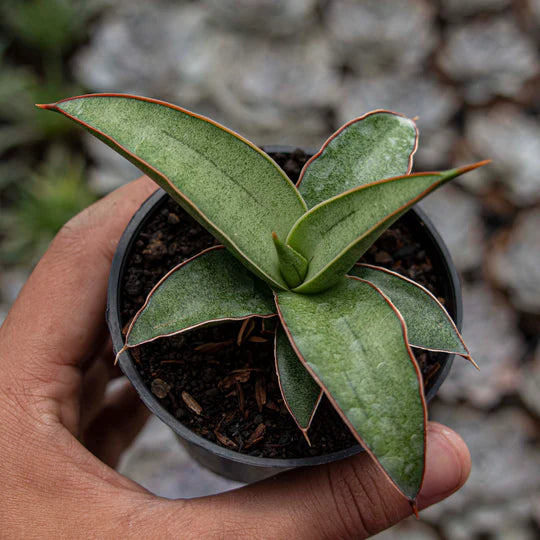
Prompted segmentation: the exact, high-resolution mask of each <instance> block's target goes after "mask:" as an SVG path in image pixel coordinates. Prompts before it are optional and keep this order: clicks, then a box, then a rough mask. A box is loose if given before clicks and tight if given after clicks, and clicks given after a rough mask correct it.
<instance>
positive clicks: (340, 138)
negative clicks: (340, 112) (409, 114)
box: [297, 110, 418, 208]
mask: <svg viewBox="0 0 540 540" xmlns="http://www.w3.org/2000/svg"><path fill="white" fill-rule="evenodd" d="M417 144H418V130H417V129H416V124H415V123H414V121H413V120H410V119H409V118H406V117H404V116H402V115H400V114H397V113H394V112H391V111H382V110H381V111H373V112H370V113H367V114H365V115H364V116H362V117H360V118H356V119H355V120H352V121H351V122H348V123H347V124H345V125H344V126H343V127H342V128H341V129H340V130H338V131H337V132H336V133H334V134H333V135H332V136H331V137H330V138H329V139H328V140H327V141H326V142H325V143H324V145H323V146H322V148H321V150H320V151H319V152H318V153H317V154H315V155H314V156H313V157H312V158H311V159H310V160H309V161H308V162H307V163H306V164H305V165H304V168H303V169H302V172H301V174H300V178H299V180H298V183H297V186H298V190H299V191H300V193H301V194H302V196H303V197H304V200H305V201H306V203H307V205H308V207H309V208H312V207H313V206H315V205H317V204H319V203H321V202H323V201H325V200H327V199H330V198H331V197H334V196H335V195H339V194H340V193H343V192H344V191H347V190H349V189H353V188H355V187H358V186H363V185H366V184H370V183H371V182H375V181H376V180H381V179H383V178H390V177H392V176H398V175H402V174H408V173H410V172H411V167H412V157H413V154H414V152H415V151H416V147H417Z"/></svg>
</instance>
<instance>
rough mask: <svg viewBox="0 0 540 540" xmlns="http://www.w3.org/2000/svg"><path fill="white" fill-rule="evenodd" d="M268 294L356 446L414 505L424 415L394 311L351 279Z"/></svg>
mask: <svg viewBox="0 0 540 540" xmlns="http://www.w3.org/2000/svg"><path fill="white" fill-rule="evenodd" d="M275 296H276V305H277V307H278V314H279V317H280V319H281V321H282V324H283V327H284V329H285V331H286V332H287V334H288V337H289V340H290V341H291V344H292V345H293V348H294V349H295V350H296V352H297V354H298V357H299V358H300V360H301V361H302V362H303V364H304V365H305V366H306V368H307V369H308V371H309V372H310V373H311V374H312V375H313V377H314V378H315V379H316V380H317V382H318V383H319V385H320V386H321V387H322V388H323V389H324V390H325V393H326V394H327V396H328V398H329V399H330V401H331V402H332V404H333V405H334V406H335V407H336V410H337V411H338V413H339V414H340V415H341V417H342V418H343V420H344V421H345V423H346V424H347V425H348V426H349V428H350V429H351V432H352V433H353V434H354V436H355V437H356V438H357V439H358V441H359V442H360V443H361V444H362V445H363V446H364V447H365V448H366V450H367V451H368V452H369V453H370V454H371V455H372V456H373V457H374V458H375V459H376V461H377V462H378V463H379V464H380V466H381V467H382V469H383V470H384V471H385V472H386V474H387V475H388V476H389V477H390V478H391V480H392V481H393V482H394V484H395V485H396V486H397V487H398V488H399V489H400V491H401V492H402V493H403V494H405V495H406V496H407V497H408V498H409V500H411V501H413V500H414V499H415V498H416V496H417V494H418V491H419V490H420V487H421V484H422V478H423V474H424V454H425V436H426V422H427V415H426V406H425V401H424V395H423V387H422V377H421V374H420V372H419V369H418V366H417V364H416V361H415V359H414V357H413V355H412V352H411V349H410V348H409V346H408V343H407V336H406V328H405V324H404V322H403V319H402V318H401V316H400V315H399V312H397V310H396V309H395V307H394V306H392V305H391V304H390V302H389V301H388V300H387V299H386V298H385V297H384V296H383V295H382V294H381V293H380V291H378V290H377V289H376V288H375V287H373V286H372V285H370V284H369V283H367V282H364V281H361V280H360V279H358V278H354V277H349V278H342V279H341V281H340V282H339V283H338V284H337V285H335V286H334V287H333V288H332V289H330V290H327V291H324V292H322V293H319V294H314V295H304V294H296V293H294V292H292V291H278V292H276V293H275Z"/></svg>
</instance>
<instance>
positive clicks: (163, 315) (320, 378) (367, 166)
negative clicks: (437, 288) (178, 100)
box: [41, 94, 486, 508]
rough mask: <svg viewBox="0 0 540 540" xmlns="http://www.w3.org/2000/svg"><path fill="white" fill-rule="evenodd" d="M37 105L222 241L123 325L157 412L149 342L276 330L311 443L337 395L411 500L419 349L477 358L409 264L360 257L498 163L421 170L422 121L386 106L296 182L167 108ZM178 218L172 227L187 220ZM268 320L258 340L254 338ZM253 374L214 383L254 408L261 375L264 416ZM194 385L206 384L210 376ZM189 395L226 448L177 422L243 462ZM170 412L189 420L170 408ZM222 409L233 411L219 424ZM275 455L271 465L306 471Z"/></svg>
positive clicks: (124, 352) (357, 432) (286, 378)
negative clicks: (245, 387)
mask: <svg viewBox="0 0 540 540" xmlns="http://www.w3.org/2000/svg"><path fill="white" fill-rule="evenodd" d="M41 107H42V108H46V109H52V110H54V111H57V112H60V113H62V114H64V115H65V116H67V117H69V118H71V119H72V120H74V121H76V122H77V123H79V124H80V125H82V126H83V127H84V128H85V129H87V130H88V131H90V132H91V133H92V134H94V135H95V136H97V137H98V138H100V139H101V140H102V141H103V142H105V143H106V144H108V145H109V146H111V147H112V148H114V149H115V150H116V151H118V152H119V153H120V154H122V155H123V156H124V157H126V158H127V159H129V160H130V161H131V162H132V163H134V164H136V165H137V166H138V167H139V168H140V169H141V170H142V171H143V172H144V173H145V174H147V175H148V176H150V177H151V178H152V179H153V180H155V181H156V182H157V183H158V184H159V185H160V186H161V187H162V188H164V189H165V191H166V192H167V193H168V194H169V195H170V196H171V197H172V198H173V199H174V200H175V201H176V202H177V203H178V204H179V205H180V206H181V207H182V208H183V209H184V210H185V211H186V212H187V213H188V214H189V215H191V216H192V217H193V218H194V219H195V220H196V221H197V222H198V223H199V224H200V225H201V226H202V227H203V228H204V229H205V230H206V231H208V232H209V233H211V235H212V236H213V237H215V238H216V239H217V240H218V241H219V242H220V245H215V246H211V247H208V248H207V249H203V250H202V251H201V252H200V253H198V254H196V255H195V256H192V257H190V258H188V259H187V260H184V261H183V262H181V263H180V264H179V265H177V266H176V267H174V268H172V269H169V271H168V272H166V273H165V275H164V276H163V277H162V279H160V280H159V282H158V283H157V284H156V285H155V286H154V287H153V288H152V290H151V292H150V294H149V295H148V297H147V298H146V300H145V301H144V304H143V306H142V307H141V308H140V309H139V311H138V312H137V313H136V315H135V316H134V317H133V318H132V320H131V321H129V324H128V325H126V326H125V328H124V331H125V341H124V343H123V344H122V346H120V347H119V346H118V345H116V351H115V352H116V353H117V359H120V365H121V367H122V369H123V370H124V371H125V373H126V374H127V375H128V376H129V377H130V378H131V379H132V381H135V384H136V387H138V389H139V391H140V392H142V394H141V395H143V399H145V401H146V402H147V403H148V404H150V406H151V408H152V409H153V410H156V408H157V407H156V403H158V402H157V401H156V400H155V398H156V397H157V398H158V399H160V396H161V397H165V396H170V384H169V383H168V382H167V381H164V380H161V379H154V380H153V381H152V383H151V388H146V390H145V392H143V391H141V389H140V387H141V384H140V383H141V376H140V370H138V368H137V367H136V364H137V363H140V362H141V358H140V357H139V358H137V356H138V355H139V351H142V350H143V349H142V348H141V345H144V344H152V343H154V342H155V341H156V340H159V341H164V340H163V339H162V338H164V337H167V336H169V337H170V336H177V339H181V340H182V339H188V338H189V335H190V333H191V332H193V331H196V330H197V329H203V328H205V329H207V330H205V331H209V332H214V331H215V330H214V329H213V328H211V327H213V326H215V325H217V324H218V323H223V322H225V321H232V320H234V321H244V322H243V323H239V324H241V326H240V328H239V330H238V331H237V335H236V336H234V337H233V338H232V339H231V338H229V339H228V340H227V339H226V340H224V341H220V342H213V341H211V342H210V343H202V344H201V345H199V346H198V347H195V349H196V350H197V349H198V350H199V351H201V350H202V351H205V350H206V351H209V350H212V352H220V351H223V350H225V348H226V347H228V346H229V345H233V344H234V343H232V342H236V343H238V344H241V343H242V342H243V340H244V339H247V341H250V340H251V342H254V343H257V342H258V341H268V336H272V339H273V341H274V354H275V366H276V372H277V375H278V382H279V390H280V392H281V396H282V399H283V404H284V406H285V407H286V409H287V411H288V413H289V414H290V415H291V417H292V418H293V419H294V422H295V424H296V425H297V426H298V428H299V430H300V432H301V433H302V434H303V436H305V440H306V442H305V443H304V444H305V447H306V448H309V446H308V444H309V442H310V441H309V428H310V425H311V423H312V420H313V418H314V414H315V411H316V410H317V407H318V406H319V404H320V402H321V397H322V395H323V394H325V396H326V398H327V402H328V403H329V404H330V405H331V408H333V409H334V410H335V411H336V412H337V415H338V416H339V417H340V418H341V420H342V421H343V423H344V424H345V426H346V427H347V429H348V431H349V432H350V434H351V435H352V437H353V440H356V441H358V442H359V443H360V444H361V445H362V447H363V448H364V449H365V450H366V451H367V452H368V453H369V454H370V455H371V456H372V457H373V459H374V460H375V462H376V463H377V464H378V466H379V467H380V468H381V470H382V471H383V472H384V473H385V475H386V476H387V477H388V478H389V480H390V481H391V482H392V483H393V485H394V486H395V487H396V488H397V489H398V490H399V491H400V492H401V493H402V494H403V495H404V496H405V497H407V499H408V500H409V501H410V502H411V504H412V506H413V508H415V501H416V497H417V494H418V492H419V490H420V488H421V485H422V479H423V475H424V456H425V447H426V423H427V410H426V399H425V395H424V387H423V379H422V374H421V370H420V367H419V364H418V362H417V360H416V359H415V356H414V354H413V348H415V349H425V350H431V351H441V352H446V353H454V354H458V355H461V356H463V357H465V358H467V359H469V360H470V361H471V362H473V361H472V359H471V357H470V354H469V352H468V350H467V348H466V346H465V344H464V343H463V340H462V339H461V336H460V335H459V332H458V329H457V327H456V325H455V324H454V322H453V321H452V319H451V317H450V316H449V315H448V313H447V312H446V310H445V309H444V307H443V306H442V304H441V303H440V302H439V301H438V299H437V298H436V297H435V296H434V295H433V294H431V293H430V292H429V291H428V290H427V289H426V288H424V287H422V286H420V285H419V284H416V283H415V282H413V281H411V280H409V279H406V278H404V277H403V276H401V275H400V274H398V273H395V272H392V271H390V270H387V269H383V268H381V267H378V266H374V265H371V264H358V260H359V259H360V257H361V256H362V255H364V254H365V253H366V252H367V251H368V250H369V249H370V248H371V246H372V245H373V244H374V242H375V241H376V240H377V238H379V237H380V236H381V234H382V233H383V232H384V231H385V230H387V229H388V227H389V226H390V225H392V224H393V223H394V222H396V220H398V218H400V217H401V216H403V215H404V214H405V213H406V212H407V211H408V210H409V209H410V208H411V207H412V206H413V205H414V204H415V203H416V202H418V201H419V200H421V199H422V198H423V197H425V196H426V195H427V194H429V193H430V192H431V191H433V190H434V189H436V188H438V187H440V186H442V185H443V184H445V183H446V182H447V181H449V180H451V179H453V178H455V177H456V176H459V175H460V174H463V173H465V172H467V171H469V170H472V169H474V168H476V167H478V166H480V165H483V164H484V163H486V162H481V163H476V164H474V165H469V166H466V167H462V168H459V169H452V170H449V171H444V172H430V173H417V174H411V172H410V171H411V166H412V156H413V154H414V152H415V150H416V147H417V138H418V132H417V129H416V126H415V123H414V121H413V120H410V119H408V118H405V117H403V116H401V115H399V114H396V113H392V112H389V111H382V110H381V111H374V112H371V113H368V114H366V115H364V116H363V117H360V118H357V119H354V120H352V121H351V122H349V123H347V124H346V125H345V126H343V127H342V128H341V129H340V130H338V131H337V132H336V133H335V134H334V135H333V136H332V137H331V138H330V139H329V140H328V141H327V142H326V143H325V144H324V145H323V147H322V148H321V150H320V151H319V152H317V153H316V154H315V155H314V156H313V157H312V158H311V159H310V160H309V161H308V162H307V163H306V164H305V166H304V168H303V169H302V172H301V175H300V178H299V180H298V183H297V185H296V186H295V185H294V184H293V182H292V181H291V180H290V179H289V178H288V177H287V175H286V174H285V173H284V172H283V170H282V169H281V168H280V167H279V166H278V165H277V164H276V163H275V162H274V161H273V160H272V159H271V158H270V157H269V156H268V155H267V154H266V153H265V152H263V151H262V150H260V149H259V148H257V147H256V146H255V145H253V144H252V143H250V142H249V141H247V140H245V139H243V138H242V137H240V136H239V135H237V134H235V133H233V132H232V131H230V130H229V129H227V128H225V127H223V126H220V125H219V124H217V123H215V122H213V121H211V120H209V119H207V118H204V117H201V116H199V115H196V114H194V113H191V112H189V111H186V110H184V109H181V108H179V107H176V106H173V105H170V104H167V103H164V102H161V101H157V100H153V99H148V98H142V97H137V96H127V95H120V94H94V95H88V96H79V97H75V98H69V99H66V100H63V101H60V102H58V103H55V104H51V105H41ZM154 203H155V200H154V201H151V202H147V203H146V204H147V205H152V204H154ZM167 212H168V213H167V220H168V221H170V220H171V219H172V221H173V222H174V221H176V220H179V219H180V218H179V217H178V215H177V214H175V213H174V212H172V213H171V212H170V211H167ZM171 214H172V215H173V216H175V217H173V218H171V217H170V216H171ZM132 225H133V222H132V224H130V227H131V226H132ZM128 228H129V227H128ZM413 228H414V227H413ZM155 232H156V231H154V233H155ZM199 232H201V230H200V229H199ZM154 233H151V236H152V241H153V242H154V245H153V247H152V249H151V250H150V251H149V254H150V255H152V250H154V251H156V252H157V253H159V252H163V250H165V251H167V250H168V249H169V246H167V245H166V244H164V242H163V240H162V238H161V237H160V236H159V233H160V231H157V236H153V235H154ZM147 234H148V233H147ZM198 234H199V233H198V232H197V231H195V236H197V235H198ZM210 243H211V242H210ZM110 307H111V304H110V303H109V309H110ZM109 315H110V314H109ZM254 321H256V322H254ZM109 324H110V325H111V326H112V327H114V326H118V325H119V321H118V317H116V322H114V323H112V324H111V321H110V318H109ZM256 325H257V327H258V328H259V327H260V332H258V333H259V334H260V335H259V336H256V335H254V334H253V329H254V328H255V326H256ZM250 332H251V334H250ZM248 334H249V337H246V336H248ZM263 336H266V337H263ZM256 337H258V340H257V339H254V338H256ZM117 341H118V338H116V342H117ZM212 348H213V349H212ZM129 352H131V353H132V354H131V356H129V357H128V353H129ZM174 354H175V355H176V356H174V357H173V359H172V360H171V362H172V363H174V362H176V363H177V364H178V365H179V369H181V368H182V364H185V362H184V361H183V360H182V355H181V353H178V351H175V353H174ZM175 358H176V359H177V360H175ZM159 360H160V361H163V360H162V359H159ZM217 363H218V364H219V362H217ZM473 363H474V362H473ZM184 368H185V365H184ZM208 369H209V371H210V372H211V371H212V369H211V368H208ZM257 373H259V372H258V371H257V368H246V369H243V370H242V369H240V370H233V372H231V376H230V378H229V379H228V380H226V381H220V384H221V387H219V385H218V391H225V392H224V393H225V394H226V392H227V391H228V390H230V389H231V388H232V389H233V390H232V392H230V393H234V392H235V389H236V390H237V392H236V398H237V399H238V400H240V401H242V399H244V401H245V396H243V397H242V392H241V386H240V384H239V383H240V382H241V381H243V380H248V379H252V380H253V379H255V383H254V393H255V401H256V402H257V405H258V406H259V407H260V408H261V409H262V407H263V406H265V405H266V404H267V403H266V402H267V398H266V396H265V395H263V394H264V393H265V390H264V389H263V386H262V385H261V384H259V385H258V386H257V384H258V383H257V380H259V379H257ZM188 375H189V374H188ZM204 376H205V375H203V376H202V378H204ZM182 380H183V381H184V383H186V381H187V380H189V378H188V379H186V375H184V376H183V379H182ZM189 384H192V385H195V388H197V385H198V384H199V383H198V381H191V382H190V383H189ZM149 393H152V394H153V397H152V398H150V397H149ZM181 400H182V402H183V405H185V406H187V408H188V409H189V410H190V414H191V415H192V416H193V417H194V418H195V419H196V420H197V424H198V425H199V428H198V431H199V433H201V434H203V435H204V434H205V433H204V432H205V430H206V432H211V433H210V435H211V437H210V438H212V439H214V440H215V439H217V442H218V443H220V444H216V443H208V444H206V443H203V442H202V441H203V439H202V438H201V437H199V436H198V435H194V434H193V433H191V431H190V430H189V429H187V428H185V427H178V426H175V429H176V431H177V432H179V433H180V434H181V435H184V436H186V437H187V438H188V439H189V440H191V441H192V442H194V444H195V445H196V446H198V447H201V448H202V447H205V446H206V450H205V452H206V454H205V455H208V453H207V451H208V446H210V447H213V448H212V450H213V451H214V452H215V453H216V455H217V456H218V457H219V458H220V459H221V458H222V457H226V458H229V459H232V462H233V463H235V462H238V461H242V460H244V459H245V457H246V456H244V455H243V454H241V453H240V452H239V451H238V450H241V449H240V448H239V443H238V440H236V441H235V440H234V439H231V438H230V437H227V436H225V435H223V434H222V433H221V431H220V429H219V426H218V427H216V428H214V429H213V430H208V428H205V427H204V420H205V414H206V412H208V411H206V412H205V411H204V410H203V408H202V407H201V405H200V403H199V401H198V400H197V397H196V396H194V395H193V394H192V393H190V392H189V391H188V390H186V389H184V390H182V393H181ZM173 401H174V399H173ZM177 405H178V403H177ZM275 405H276V404H275V403H274V406H275ZM183 410H185V408H184V409H183ZM214 412H215V411H214ZM243 413H244V415H245V411H243ZM248 415H249V413H248ZM159 416H160V417H161V418H162V419H166V420H175V421H176V422H177V419H175V418H174V416H175V415H174V414H171V412H166V414H164V413H163V411H160V414H159ZM176 416H178V415H176ZM180 416H182V415H180ZM169 417H170V418H169ZM225 417H226V413H225V411H223V413H222V421H223V420H224V419H225ZM177 423H178V422H177ZM171 424H172V422H171ZM201 424H203V427H200V425H201ZM253 427H254V429H253V433H252V437H250V439H252V440H251V441H249V440H248V441H243V443H242V445H243V447H244V448H245V447H249V446H250V445H253V444H255V443H256V442H257V439H260V438H262V437H264V431H265V424H264V423H263V422H259V423H258V424H257V423H256V422H255V424H253ZM248 443H250V445H248ZM354 451H356V450H352V452H354ZM348 452H349V453H350V452H351V451H350V450H345V451H344V452H342V453H341V454H339V452H338V454H339V455H346V454H347V453H348ZM308 455H309V454H308ZM247 457H248V458H249V457H251V456H247ZM335 457H336V455H335V454H334V455H332V459H334V458H335ZM199 458H200V459H201V460H203V461H204V460H205V457H204V456H199ZM259 459H262V458H259ZM247 461H248V464H249V461H250V460H249V459H248V460H247ZM270 461H271V463H270V464H269V465H270V467H271V468H272V467H278V466H279V465H281V467H283V466H285V467H287V466H289V467H290V466H293V465H295V463H291V462H288V461H286V460H285V461H284V460H279V459H277V460H273V461H272V460H270ZM323 461H324V458H323ZM275 462H281V463H279V464H278V463H275ZM319 462H320V461H319ZM251 464H253V463H251ZM308 464H309V460H308ZM255 465H259V463H258V462H257V463H255Z"/></svg>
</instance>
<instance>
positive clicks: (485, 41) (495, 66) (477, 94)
mask: <svg viewBox="0 0 540 540" xmlns="http://www.w3.org/2000/svg"><path fill="white" fill-rule="evenodd" d="M438 62H439V65H440V66H441V68H442V69H443V70H444V71H445V72H446V73H447V74H448V76H450V77H451V78H453V79H454V80H455V81H456V82H457V83H459V84H461V85H462V87H463V91H464V94H465V98H466V100H467V101H468V102H469V103H471V104H480V103H486V102H487V101H489V100H490V99H491V98H492V97H494V96H497V95H499V96H509V97H511V96H515V95H516V94H517V93H518V92H519V91H520V90H521V88H522V86H523V84H524V83H525V81H527V80H529V79H531V78H532V77H534V76H535V75H536V74H537V72H538V59H537V52H536V48H535V44H534V43H533V42H532V41H531V40H530V39H529V38H528V37H527V36H526V35H525V34H523V33H522V32H521V31H520V29H519V28H518V26H517V25H516V23H515V21H513V20H512V19H511V18H509V17H505V18H502V17H500V18H493V19H490V20H479V21H473V22H470V23H467V24H464V25H460V26H456V27H455V28H452V29H451V30H450V31H449V33H448V36H447V40H446V45H445V46H444V47H443V48H442V49H441V51H440V53H439V54H438Z"/></svg>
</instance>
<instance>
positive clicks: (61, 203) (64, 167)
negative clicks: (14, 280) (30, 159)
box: [0, 146, 97, 265]
mask: <svg viewBox="0 0 540 540" xmlns="http://www.w3.org/2000/svg"><path fill="white" fill-rule="evenodd" d="M85 169H86V167H85V164H84V161H83V159H82V158H81V157H79V156H72V155H70V154H69V153H68V151H67V150H66V149H64V148H62V147H60V146H53V147H52V148H51V149H50V150H49V152H48V155H47V157H46V159H45V161H44V162H43V163H42V164H41V165H40V166H39V167H38V168H37V170H36V171H35V172H30V171H28V172H27V173H26V174H25V175H24V176H23V177H22V181H21V182H20V184H19V185H18V186H17V187H18V190H19V198H18V200H17V201H16V202H15V203H14V204H13V205H12V207H11V208H9V209H7V210H6V212H3V213H2V215H1V216H0V225H1V230H2V232H3V235H4V237H3V240H2V242H0V258H1V260H2V262H3V263H4V264H7V265H10V264H15V263H17V264H21V263H24V264H29V265H32V264H34V263H35V262H37V259H38V258H39V257H40V256H41V255H42V254H43V252H44V251H45V249H46V248H47V246H48V245H49V243H50V241H51V240H52V238H53V237H54V235H55V234H56V233H57V232H58V231H59V229H60V228H61V227H62V225H63V224H64V223H65V222H66V221H68V220H69V219H70V218H71V217H73V216H74V215H75V214H77V213H78V212H80V211H81V210H82V209H83V208H86V207H87V206H89V205H90V204H92V203H93V202H94V201H95V200H96V198H97V196H96V194H95V193H93V192H92V190H91V189H90V188H89V187H88V184H87V182H86V178H85Z"/></svg>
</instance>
